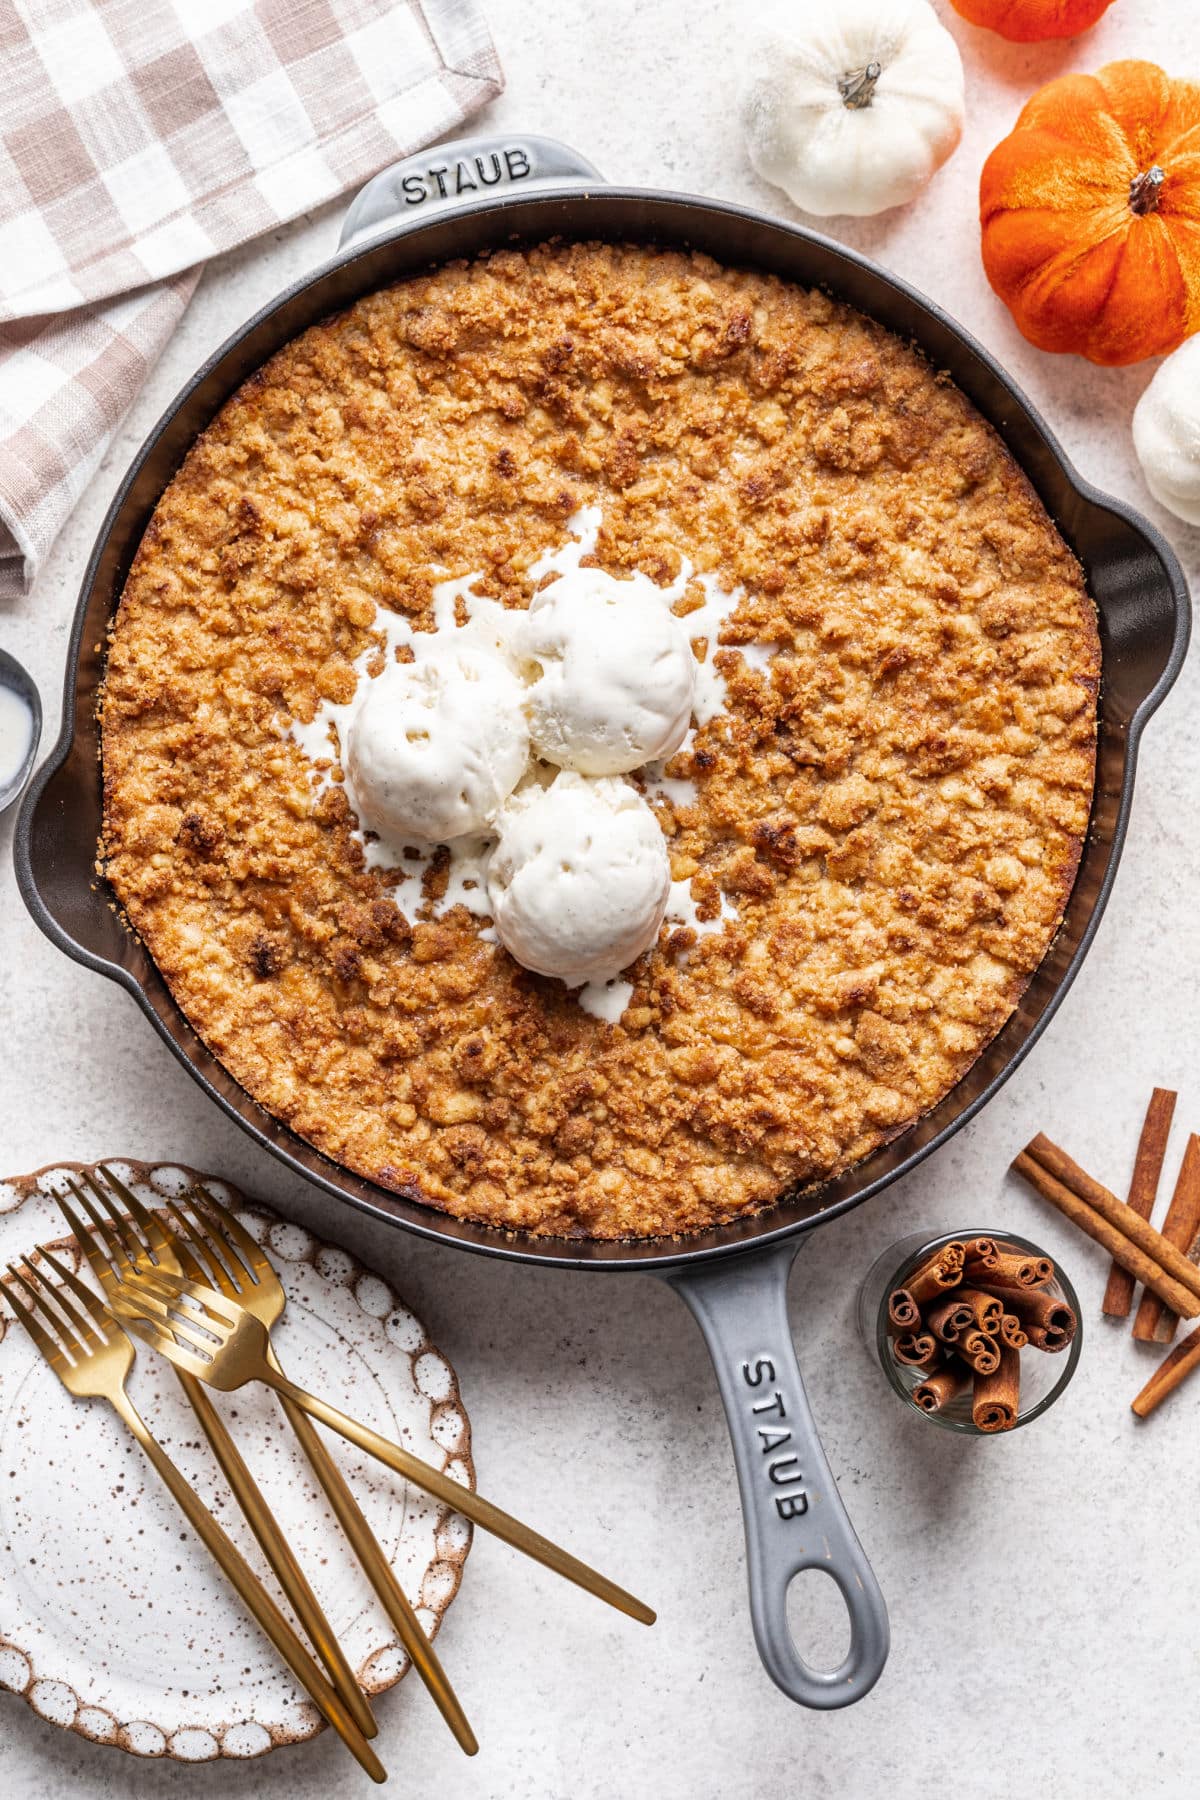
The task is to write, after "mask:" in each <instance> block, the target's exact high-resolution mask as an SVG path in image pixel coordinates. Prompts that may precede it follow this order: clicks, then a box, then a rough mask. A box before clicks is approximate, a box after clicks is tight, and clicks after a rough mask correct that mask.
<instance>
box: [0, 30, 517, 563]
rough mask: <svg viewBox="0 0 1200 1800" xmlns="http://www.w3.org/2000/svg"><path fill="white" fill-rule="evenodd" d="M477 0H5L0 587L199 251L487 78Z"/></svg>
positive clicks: (359, 177)
mask: <svg viewBox="0 0 1200 1800" xmlns="http://www.w3.org/2000/svg"><path fill="white" fill-rule="evenodd" d="M501 86H502V77H501V74H500V67H499V64H498V62H497V60H496V53H495V50H494V49H493V46H492V41H491V38H490V36H489V33H488V30H487V26H486V24H485V23H484V20H483V17H482V15H481V14H480V12H479V10H478V7H477V5H476V3H475V0H0V598H3V597H9V598H11V597H12V596H13V595H15V594H19V593H21V592H23V591H24V589H25V588H27V587H28V585H29V582H30V581H31V580H32V579H33V576H34V574H35V573H36V570H37V566H38V564H39V562H40V561H41V559H42V557H43V556H44V555H45V552H46V551H47V549H48V548H49V546H50V544H51V543H52V542H53V540H54V538H55V536H56V534H57V532H58V531H59V529H60V527H61V525H62V523H63V521H64V519H65V518H66V517H67V514H68V513H69V512H70V510H71V508H72V507H73V506H74V504H75V502H76V500H78V498H79V496H80V494H81V493H82V492H83V489H84V488H85V487H86V485H87V483H88V480H89V479H90V477H91V475H92V474H93V472H94V471H95V469H96V467H97V465H98V463H99V461H100V458H101V457H102V456H103V454H104V450H105V448H106V446H107V444H108V441H109V439H110V438H111V436H112V433H113V431H114V430H115V428H116V426H117V424H118V423H119V421H120V419H121V416H122V414H123V413H124V411H125V409H126V407H127V406H128V405H129V403H130V401H131V400H132V399H133V397H134V395H135V394H136V393H137V391H138V388H139V387H140V385H141V383H142V381H143V379H144V378H145V375H146V373H147V371H148V370H149V369H150V367H151V365H152V364H153V362H154V361H155V359H156V357H157V356H158V355H159V353H160V351H161V350H162V348H163V346H164V344H165V343H166V341H167V339H168V338H169V337H170V335H171V333H172V331H173V330H174V329H175V326H176V325H177V324H178V322H179V319H180V317H181V315H182V313H183V310H184V308H185V307H186V305H187V303H188V301H189V299H190V298H191V295H192V293H193V291H194V289H195V286H196V283H197V281H198V279H199V273H200V265H201V264H202V263H204V262H205V261H206V260H207V259H208V258H209V257H211V256H215V255H217V254H219V253H220V252H221V251H223V250H229V249H231V248H232V247H233V246H234V245H235V244H241V243H244V242H245V241H246V240H247V239H248V238H252V237H256V236H258V235H259V234H260V233H261V232H264V231H269V230H271V229H272V227H274V226H276V225H280V224H282V223H284V222H285V221H286V220H289V219H294V218H296V217H298V215H299V214H301V213H303V212H306V211H308V210H309V209H310V208H311V207H314V206H317V205H319V204H320V203H321V202H322V201H323V200H328V199H331V198H332V197H333V196H334V195H336V194H339V193H341V192H342V191H343V190H345V189H347V188H350V187H353V186H355V185H356V184H358V183H360V182H362V181H364V180H366V178H367V177H368V176H370V175H372V174H374V173H375V172H376V170H378V169H380V168H382V167H384V166H385V165H386V164H387V163H389V162H394V161H396V160H397V159H398V158H399V157H402V156H407V155H408V154H409V153H410V152H411V151H413V150H416V149H418V148H419V147H420V146H421V145H422V144H427V143H430V142H432V141H433V140H434V139H435V138H438V137H441V136H443V135H444V134H445V133H446V132H448V131H450V130H452V129H453V127H454V126H456V125H458V124H459V123H461V121H462V120H463V119H464V118H466V117H467V115H468V114H470V113H471V112H473V111H474V110H475V109H476V107H479V106H481V105H483V104H484V102H485V101H487V100H490V99H491V98H492V97H493V96H494V95H495V94H497V93H498V92H499V91H500V88H501Z"/></svg>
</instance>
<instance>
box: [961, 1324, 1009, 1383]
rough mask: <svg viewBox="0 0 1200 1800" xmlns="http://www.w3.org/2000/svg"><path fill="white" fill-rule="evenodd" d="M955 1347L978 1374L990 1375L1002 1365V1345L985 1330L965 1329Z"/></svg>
mask: <svg viewBox="0 0 1200 1800" xmlns="http://www.w3.org/2000/svg"><path fill="white" fill-rule="evenodd" d="M954 1348H955V1350H956V1352H957V1353H958V1355H959V1356H961V1357H962V1359H963V1361H964V1362H965V1363H969V1364H970V1365H971V1367H972V1368H973V1369H974V1371H975V1373H976V1374H977V1375H990V1374H991V1373H992V1372H993V1370H995V1369H998V1368H999V1367H1000V1347H999V1345H998V1344H997V1343H996V1340H995V1338H992V1337H989V1336H988V1335H987V1333H986V1332H985V1331H979V1330H976V1329H972V1330H970V1331H964V1333H963V1335H962V1336H961V1337H960V1338H959V1340H958V1342H957V1343H956V1344H955V1346H954Z"/></svg>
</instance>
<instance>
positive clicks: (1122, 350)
mask: <svg viewBox="0 0 1200 1800" xmlns="http://www.w3.org/2000/svg"><path fill="white" fill-rule="evenodd" d="M979 217H980V223H981V225H982V228H983V266H984V269H985V270H986V271H987V278H988V280H989V281H990V282H991V284H992V286H993V288H994V289H995V290H996V292H997V293H998V294H999V296H1000V298H1001V299H1002V300H1003V301H1004V303H1005V305H1006V306H1008V307H1009V308H1011V310H1012V315H1013V317H1014V319H1015V320H1016V322H1017V324H1018V326H1019V327H1020V329H1021V330H1022V331H1023V332H1024V334H1025V336H1026V337H1027V338H1028V339H1029V341H1030V342H1031V343H1033V344H1036V345H1037V346H1038V348H1039V349H1041V350H1075V351H1078V353H1079V354H1080V355H1081V356H1086V357H1088V358H1089V360H1090V361H1092V362H1097V363H1132V362H1140V361H1141V360H1142V358H1143V357H1146V356H1161V355H1163V354H1164V353H1165V352H1166V351H1168V350H1174V349H1175V348H1176V346H1177V345H1179V344H1181V343H1182V342H1183V340H1184V338H1185V337H1188V336H1189V335H1190V334H1191V333H1192V332H1193V331H1195V330H1196V328H1197V326H1200V85H1197V84H1196V83H1195V82H1192V81H1172V80H1171V79H1170V78H1169V77H1168V76H1166V75H1164V74H1163V72H1162V70H1161V69H1160V68H1158V67H1156V65H1155V64H1154V63H1147V62H1118V63H1109V64H1108V66H1107V68H1103V69H1101V70H1099V72H1098V73H1097V74H1095V75H1063V76H1061V77H1060V78H1059V79H1058V80H1057V81H1051V82H1048V83H1047V85H1046V86H1045V87H1044V88H1040V89H1039V90H1038V92H1037V93H1036V94H1035V95H1034V96H1033V98H1032V99H1031V100H1030V101H1029V103H1028V105H1027V106H1026V107H1025V109H1024V111H1023V112H1022V113H1021V116H1020V118H1019V119H1018V120H1017V123H1016V125H1015V126H1014V128H1013V130H1012V132H1011V134H1010V135H1009V136H1008V137H1006V138H1005V139H1004V141H1003V143H1000V144H997V146H996V148H995V149H994V150H993V151H992V153H991V155H990V156H989V157H988V159H987V161H986V162H985V163H984V165H983V174H982V176H981V178H980V183H979Z"/></svg>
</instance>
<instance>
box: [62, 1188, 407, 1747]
mask: <svg viewBox="0 0 1200 1800" xmlns="http://www.w3.org/2000/svg"><path fill="white" fill-rule="evenodd" d="M82 1174H83V1179H84V1181H86V1182H87V1184H88V1186H89V1187H90V1188H91V1189H92V1191H93V1192H94V1193H95V1194H96V1195H98V1197H99V1199H100V1201H101V1204H102V1205H103V1206H104V1208H105V1211H106V1212H108V1213H109V1214H110V1219H109V1221H108V1222H106V1221H105V1220H104V1219H102V1218H101V1217H100V1215H99V1214H98V1213H97V1211H96V1209H95V1207H94V1206H93V1205H92V1204H91V1202H90V1201H89V1199H88V1197H87V1195H86V1194H85V1193H84V1192H83V1190H82V1189H81V1188H80V1187H79V1186H78V1185H77V1183H75V1182H74V1181H72V1180H70V1178H68V1180H67V1186H68V1188H69V1189H70V1191H71V1193H72V1194H73V1195H74V1197H75V1200H76V1202H77V1204H78V1205H79V1206H81V1207H82V1208H83V1210H84V1211H85V1212H86V1213H87V1215H88V1218H89V1219H90V1220H91V1223H92V1227H93V1231H94V1232H95V1235H94V1236H93V1234H92V1232H89V1231H88V1229H87V1226H86V1225H84V1223H83V1221H82V1220H81V1219H80V1218H79V1217H78V1215H77V1214H76V1213H75V1212H74V1211H73V1210H72V1208H71V1207H70V1206H69V1205H68V1204H67V1202H66V1200H65V1199H64V1198H63V1196H62V1195H61V1194H57V1195H56V1196H55V1198H56V1199H57V1201H58V1204H59V1208H60V1210H61V1211H62V1214H63V1217H64V1218H65V1219H66V1221H67V1224H68V1225H69V1226H70V1227H71V1231H72V1233H73V1234H74V1237H75V1241H76V1243H77V1244H78V1245H79V1248H80V1249H81V1250H82V1251H83V1254H84V1255H85V1256H86V1257H87V1260H88V1266H89V1267H90V1269H91V1271H92V1273H93V1275H95V1277H96V1280H97V1281H98V1282H99V1283H100V1287H101V1289H102V1291H103V1292H104V1294H105V1295H106V1296H107V1297H109V1298H111V1296H112V1294H113V1293H114V1291H115V1290H116V1287H117V1285H118V1283H119V1282H120V1281H121V1279H122V1278H123V1277H124V1276H127V1275H132V1274H133V1266H134V1259H135V1258H136V1257H137V1256H138V1255H139V1254H140V1255H143V1256H144V1255H145V1245H143V1244H142V1243H140V1242H139V1240H138V1237H137V1233H136V1231H135V1230H134V1228H133V1226H132V1225H131V1224H130V1222H129V1221H128V1220H127V1219H125V1218H123V1217H122V1216H121V1214H120V1213H119V1212H118V1211H117V1209H116V1208H115V1207H111V1206H110V1204H109V1202H108V1200H107V1198H106V1196H105V1194H104V1192H103V1190H102V1189H101V1188H100V1187H99V1185H98V1184H97V1182H96V1181H95V1180H94V1178H93V1177H91V1176H89V1175H88V1173H87V1172H86V1170H85V1171H82ZM144 1210H145V1209H143V1211H144ZM147 1222H148V1223H149V1215H148V1214H147ZM151 1229H152V1227H151ZM161 1236H162V1242H161V1245H160V1246H159V1248H160V1254H161V1255H162V1257H163V1258H164V1266H166V1262H165V1259H166V1258H168V1257H170V1263H171V1266H173V1268H174V1270H175V1273H176V1274H183V1273H185V1271H184V1270H183V1269H182V1267H181V1266H180V1264H179V1262H178V1261H177V1260H176V1259H175V1258H174V1257H171V1253H170V1245H169V1243H168V1242H167V1239H166V1235H165V1233H163V1234H161ZM101 1244H103V1246H104V1249H103V1250H101V1248H100V1245H101ZM175 1373H176V1374H177V1375H178V1377H179V1382H180V1386H181V1387H182V1388H183V1391H184V1393H185V1394H186V1396H187V1398H188V1400H189V1401H190V1402H191V1405H192V1408H193V1410H194V1412H195V1414H196V1417H197V1418H198V1419H199V1421H200V1425H201V1429H202V1430H203V1432H204V1435H205V1437H206V1438H207V1439H208V1442H209V1444H210V1446H211V1448H212V1451H213V1455H214V1456H215V1457H216V1459H217V1462H218V1463H219V1465H220V1467H221V1471H222V1473H223V1474H224V1476H225V1479H226V1481H228V1483H229V1486H230V1488H231V1489H232V1491H233V1496H234V1498H235V1499H236V1501H237V1503H238V1505H239V1506H240V1507H241V1509H242V1512H243V1514H244V1515H245V1518H246V1523H247V1524H248V1525H249V1527H250V1529H251V1531H252V1532H253V1533H254V1535H255V1537H256V1538H257V1539H258V1543H259V1546H260V1548H261V1549H262V1553H263V1555H264V1556H265V1557H266V1559H267V1561H268V1563H269V1564H270V1566H271V1568H272V1569H273V1570H274V1572H275V1577H276V1580H277V1581H278V1582H279V1585H280V1587H281V1588H282V1589H283V1592H284V1593H285V1594H286V1595H287V1598H288V1602H289V1604H290V1605H291V1608H292V1611H293V1612H294V1613H295V1615H296V1617H297V1619H299V1621H300V1624H301V1625H302V1626H303V1628H304V1630H305V1631H306V1632H307V1633H308V1636H309V1639H310V1640H311V1642H312V1645H313V1648H314V1649H315V1650H316V1652H317V1655H318V1656H319V1657H320V1658H321V1661H322V1662H323V1663H324V1665H325V1669H326V1673H327V1674H328V1676H329V1679H330V1681H331V1682H332V1683H333V1685H334V1687H335V1688H336V1689H337V1691H338V1693H339V1694H340V1695H341V1697H342V1700H343V1701H344V1702H345V1705H346V1708H347V1710H348V1711H349V1713H350V1715H351V1717H352V1718H353V1720H354V1723H355V1724H356V1725H357V1726H358V1729H359V1730H360V1731H361V1732H362V1734H363V1736H364V1737H368V1738H371V1737H374V1736H375V1734H376V1732H377V1730H378V1729H379V1728H378V1726H377V1725H376V1723H375V1719H374V1715H373V1714H372V1712H371V1708H370V1707H369V1706H368V1704H367V1702H366V1699H365V1698H364V1696H363V1692H362V1689H361V1688H360V1687H359V1685H358V1682H357V1681H356V1680H355V1677H354V1671H353V1670H352V1669H351V1667H350V1664H349V1663H348V1662H347V1661H346V1657H345V1653H344V1652H343V1650H342V1647H341V1645H340V1644H339V1643H338V1641H337V1637H336V1636H335V1634H334V1630H333V1627H332V1626H331V1625H330V1623H329V1620H328V1619H327V1618H326V1616H325V1613H324V1611H323V1609H322V1606H321V1603H320V1601H319V1600H318V1599H317V1596H316V1595H315V1594H314V1592H313V1590H312V1587H311V1586H310V1584H309V1581H308V1577H307V1576H306V1575H305V1573H304V1570H303V1569H302V1568H301V1567H300V1564H299V1563H298V1562H297V1560H296V1557H295V1555H294V1553H293V1551H292V1549H291V1546H290V1545H289V1543H288V1541H287V1539H286V1538H285V1537H284V1535H283V1532H282V1531H281V1530H280V1528H279V1523H278V1520H277V1519H276V1518H275V1515H274V1514H273V1513H272V1511H271V1509H270V1507H269V1506H268V1504H267V1501H266V1497H265V1496H264V1494H263V1491H262V1489H261V1488H260V1487H259V1485H258V1483H257V1482H256V1481H255V1479H254V1477H253V1475H252V1474H251V1473H250V1471H249V1469H248V1468H247V1467H246V1464H245V1462H244V1461H243V1460H242V1456H241V1453H240V1452H239V1450H238V1448H237V1445H236V1444H235V1443H234V1441H233V1439H232V1437H231V1436H230V1435H229V1432H228V1431H227V1429H226V1427H225V1424H224V1422H223V1420H222V1419H221V1416H220V1414H219V1413H218V1412H217V1409H216V1407H215V1406H214V1405H213V1403H212V1401H211V1400H210V1399H209V1397H208V1394H207V1392H206V1391H205V1388H204V1384H203V1382H199V1381H197V1380H196V1378H195V1376H193V1375H188V1374H187V1373H186V1372H185V1371H184V1370H183V1369H176V1371H175Z"/></svg>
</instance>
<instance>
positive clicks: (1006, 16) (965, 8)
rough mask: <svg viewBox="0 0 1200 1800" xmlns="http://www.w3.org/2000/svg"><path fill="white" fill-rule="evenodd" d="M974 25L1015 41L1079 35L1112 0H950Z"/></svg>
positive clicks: (1037, 41)
mask: <svg viewBox="0 0 1200 1800" xmlns="http://www.w3.org/2000/svg"><path fill="white" fill-rule="evenodd" d="M950 4H951V6H953V8H954V10H955V12H956V13H960V14H961V15H962V17H963V18H964V19H967V20H969V21H970V23H971V24H972V25H984V26H986V27H987V29H988V30H989V31H998V32H999V33H1000V36H1001V37H1005V38H1008V39H1009V41H1010V42H1011V43H1014V44H1038V43H1040V42H1041V41H1042V39H1043V38H1068V37H1075V36H1077V34H1078V33H1079V32H1081V31H1090V30H1091V28H1092V26H1093V25H1094V24H1095V23H1096V20H1097V19H1098V18H1099V17H1100V15H1101V13H1105V12H1107V11H1108V9H1109V7H1110V6H1111V5H1112V0H950Z"/></svg>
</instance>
